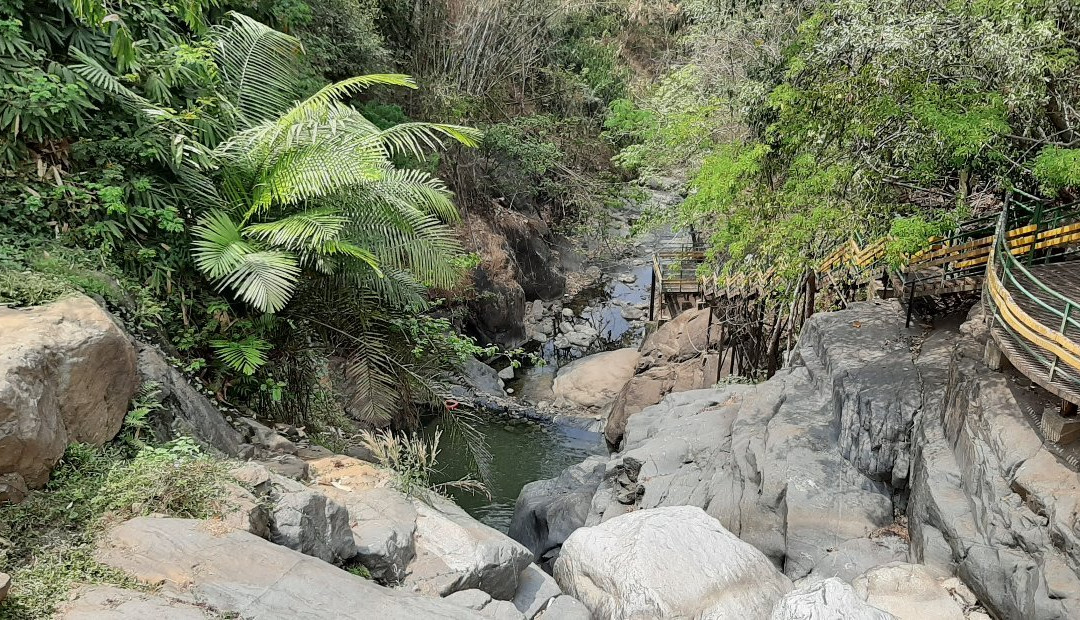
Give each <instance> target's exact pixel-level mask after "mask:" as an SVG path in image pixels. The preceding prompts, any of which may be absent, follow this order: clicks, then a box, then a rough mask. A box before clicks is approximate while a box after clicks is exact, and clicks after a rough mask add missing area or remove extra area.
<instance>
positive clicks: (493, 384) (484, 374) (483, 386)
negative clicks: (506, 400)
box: [460, 357, 506, 396]
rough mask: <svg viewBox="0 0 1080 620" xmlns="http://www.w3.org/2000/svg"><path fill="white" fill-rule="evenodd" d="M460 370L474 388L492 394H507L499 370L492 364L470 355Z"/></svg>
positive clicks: (465, 379) (467, 382) (463, 377)
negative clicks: (489, 364)
mask: <svg viewBox="0 0 1080 620" xmlns="http://www.w3.org/2000/svg"><path fill="white" fill-rule="evenodd" d="M460 372H461V378H462V379H463V380H464V381H465V383H466V384H468V385H469V386H470V387H472V388H473V389H474V390H476V391H478V392H481V393H484V394H490V395H492V396H506V392H505V391H503V386H502V382H501V381H500V380H499V372H498V371H497V370H495V369H494V368H492V367H491V366H488V365H487V364H485V363H483V362H481V361H479V360H477V359H475V358H472V357H470V358H468V359H467V360H465V362H463V363H462V365H461V368H460Z"/></svg>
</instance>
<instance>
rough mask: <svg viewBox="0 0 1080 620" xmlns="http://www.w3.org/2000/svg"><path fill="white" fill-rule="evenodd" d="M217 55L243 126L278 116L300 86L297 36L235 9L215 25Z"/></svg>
mask: <svg viewBox="0 0 1080 620" xmlns="http://www.w3.org/2000/svg"><path fill="white" fill-rule="evenodd" d="M214 38H215V41H216V44H217V45H216V47H217V61H218V67H219V69H220V72H221V76H222V80H223V82H224V83H225V85H226V90H227V92H229V93H230V94H232V96H233V100H234V104H235V107H236V110H237V112H238V113H239V116H240V121H241V125H242V126H251V125H255V124H258V123H260V122H262V121H266V120H272V119H277V118H279V117H280V116H281V114H283V113H284V112H286V111H287V110H288V109H289V108H290V107H292V105H293V103H294V102H295V101H296V100H297V98H298V95H299V93H300V92H301V91H302V88H301V85H300V79H301V71H300V70H299V68H298V60H299V58H300V55H301V54H302V53H303V47H302V46H301V44H300V41H299V40H297V39H296V38H294V37H291V36H289V35H287V34H285V33H283V32H279V31H277V30H274V29H273V28H270V27H269V26H266V25H264V24H261V23H259V22H258V21H255V20H254V19H252V18H250V17H248V16H246V15H244V14H242V13H237V12H229V19H228V20H227V21H226V22H225V23H224V24H221V25H219V26H217V27H215V29H214Z"/></svg>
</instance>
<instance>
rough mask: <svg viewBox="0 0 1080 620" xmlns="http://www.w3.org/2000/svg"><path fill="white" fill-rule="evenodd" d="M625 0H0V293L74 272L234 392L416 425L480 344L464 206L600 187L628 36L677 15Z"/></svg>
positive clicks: (593, 204) (266, 410) (596, 192)
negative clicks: (470, 320)
mask: <svg viewBox="0 0 1080 620" xmlns="http://www.w3.org/2000/svg"><path fill="white" fill-rule="evenodd" d="M633 5H634V3H631V2H613V3H610V4H589V5H586V6H583V7H582V8H580V9H570V10H568V9H565V8H564V7H563V6H562V4H561V3H559V2H555V1H554V0H545V1H541V2H534V1H524V0H519V1H509V0H490V1H485V2H457V1H455V0H437V1H428V0H423V1H421V0H412V1H410V0H310V1H305V2H295V1H291V0H289V1H286V0H264V1H253V0H224V1H220V0H196V1H195V2H185V3H179V4H175V3H165V4H158V3H139V2H135V3H125V4H123V5H113V4H111V3H104V2H100V1H98V0H90V1H82V0H71V1H68V0H64V1H61V2H44V1H38V0H25V1H20V0H12V1H10V2H4V3H0V48H2V51H0V98H2V101H3V103H2V107H3V111H2V113H0V171H2V174H3V177H4V183H3V185H2V189H0V191H2V192H3V195H2V196H0V303H3V304H8V305H26V304H34V303H40V302H43V301H47V300H49V299H52V298H54V297H56V296H58V295H61V294H64V293H65V292H67V291H70V290H82V291H84V292H87V293H90V294H94V295H98V296H100V297H102V298H104V299H105V300H106V301H107V302H108V303H109V304H110V306H111V307H112V308H113V309H114V310H116V311H118V312H119V313H120V314H122V315H123V316H124V317H125V319H126V320H127V322H128V323H129V326H130V327H131V328H133V329H136V330H139V331H140V332H141V333H142V334H143V336H144V337H146V338H149V339H151V340H154V341H156V342H157V343H158V344H160V345H162V346H163V347H165V348H166V350H167V351H168V352H169V353H170V354H171V355H172V356H173V357H174V358H175V359H176V360H177V363H179V364H181V365H182V366H183V367H184V368H185V369H186V370H187V371H188V372H190V373H192V375H193V376H195V377H197V378H198V379H199V380H201V381H203V382H205V383H206V384H207V385H208V386H209V387H210V388H211V389H212V390H213V391H214V392H215V393H216V394H217V396H218V399H219V400H220V401H221V402H222V403H223V404H225V405H228V406H233V407H237V408H240V409H242V410H245V411H251V412H253V413H255V414H257V415H260V416H263V417H267V418H272V419H277V420H284V421H290V422H296V423H306V424H311V425H312V426H313V427H315V428H314V430H318V428H319V427H323V426H329V425H331V424H337V423H340V422H342V421H343V420H344V417H343V416H342V412H343V411H344V412H347V413H348V414H349V417H351V418H352V419H353V420H356V421H360V422H362V423H365V424H376V425H382V424H386V423H388V422H391V421H393V422H395V423H397V424H401V425H407V424H409V423H410V421H414V420H415V418H416V413H417V411H418V409H417V407H422V406H423V405H424V403H435V402H438V400H439V393H440V387H439V385H440V384H439V379H440V378H441V377H442V376H444V373H445V371H446V370H447V369H449V368H450V367H452V366H453V365H455V364H457V363H460V362H461V361H462V360H464V359H466V358H467V357H469V356H474V355H479V356H485V355H487V356H489V355H492V354H493V353H495V350H494V349H493V348H490V347H487V346H484V347H481V346H478V344H477V343H476V342H475V341H474V340H473V339H471V338H469V337H467V336H462V335H460V330H461V327H462V321H461V312H463V311H464V308H465V306H464V303H463V302H465V301H467V300H468V299H469V298H470V297H471V296H473V295H474V293H472V292H471V290H470V285H469V274H470V271H471V270H472V269H474V268H476V267H477V266H478V265H480V264H481V263H482V261H483V258H484V257H482V256H478V255H476V254H473V253H470V252H468V251H467V248H466V247H465V243H467V242H468V238H467V237H465V236H463V235H462V234H461V231H460V230H459V229H458V228H457V227H458V226H459V224H458V223H459V221H460V211H461V210H465V211H466V212H469V213H471V214H472V215H473V216H479V217H482V218H484V217H486V218H488V219H492V218H493V215H492V211H493V210H497V209H515V210H522V211H540V210H541V209H543V210H544V211H545V212H546V213H553V214H554V216H553V217H552V220H553V223H554V224H555V225H556V226H559V227H562V228H563V229H565V230H568V231H569V230H574V229H575V228H580V227H579V226H578V223H579V222H595V221H597V220H596V219H595V218H593V217H581V214H582V213H585V214H588V215H592V214H595V213H596V212H598V211H601V210H603V209H605V208H607V206H608V205H609V204H610V203H611V199H610V197H611V196H612V195H613V193H614V192H615V191H617V187H616V186H615V184H614V181H616V180H617V179H616V177H615V176H614V171H613V170H612V168H611V165H610V163H609V161H608V156H609V155H610V150H609V149H608V148H607V147H606V146H605V142H604V141H603V140H602V139H601V137H600V130H601V123H602V118H603V116H604V115H605V114H606V111H607V109H608V105H609V103H610V102H611V101H613V100H614V99H616V98H618V97H624V96H626V95H627V94H628V93H629V92H630V81H631V78H632V72H631V71H630V70H629V69H627V68H626V62H625V61H624V59H623V58H621V55H622V54H624V52H625V50H626V49H627V43H628V42H631V41H630V38H629V37H631V36H633V37H636V38H637V40H638V41H645V42H652V43H650V44H652V45H660V44H659V43H657V42H659V41H663V40H665V39H666V37H668V31H669V29H668V27H667V26H666V25H665V23H664V22H663V21H662V20H661V21H659V22H654V20H652V19H650V14H647V13H641V12H639V11H638V10H637V9H635V8H633ZM653 23H656V24H658V25H655V26H653V25H650V24H653ZM407 74H408V75H412V76H414V77H407ZM358 76H359V77H358ZM418 85H419V87H420V88H417V86H418ZM431 118H434V119H452V121H453V123H454V124H425V123H422V122H416V121H415V120H413V119H431ZM470 127H480V128H482V129H484V130H485V131H484V133H481V132H480V131H478V130H475V129H471V128H470ZM441 179H444V180H441ZM496 199H497V200H496ZM463 241H464V242H465V243H463ZM443 299H445V301H443Z"/></svg>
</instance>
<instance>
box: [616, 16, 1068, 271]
mask: <svg viewBox="0 0 1080 620" xmlns="http://www.w3.org/2000/svg"><path fill="white" fill-rule="evenodd" d="M683 5H684V8H685V10H686V11H687V14H688V16H689V19H690V24H689V25H688V26H687V28H686V29H685V31H684V37H683V39H682V42H683V43H684V46H685V55H684V56H683V57H682V60H681V62H680V63H678V64H677V66H675V67H674V68H673V69H672V71H671V72H669V73H668V74H667V75H665V76H663V77H662V78H661V79H660V81H659V82H658V84H657V85H656V86H654V87H653V88H651V90H650V91H649V92H648V93H647V94H646V95H645V96H643V97H640V98H638V99H636V100H633V101H617V102H615V103H614V104H613V106H612V111H613V113H612V115H611V116H610V117H609V119H608V121H607V125H608V130H609V132H610V133H611V134H612V135H613V136H615V137H617V138H618V139H619V140H621V141H623V142H624V143H628V144H625V148H624V149H623V150H622V152H620V153H619V155H618V159H619V161H621V162H622V163H623V164H624V165H627V166H629V167H632V168H635V169H639V170H642V171H644V172H655V171H657V170H661V171H663V170H671V169H680V170H682V171H683V172H684V173H685V174H686V175H688V177H689V178H690V179H691V182H690V190H691V197H690V199H689V200H688V201H687V202H686V203H685V205H684V207H683V209H682V211H681V212H680V213H679V214H678V218H679V220H680V221H681V222H682V223H684V224H696V225H698V226H700V227H702V228H705V229H707V230H709V231H710V232H711V233H712V235H713V237H712V246H713V249H714V251H715V253H716V255H717V258H718V259H719V260H720V262H722V263H723V264H724V265H725V267H726V268H727V269H728V270H729V271H730V270H736V271H738V270H749V271H752V272H758V273H760V272H762V271H764V270H766V269H767V268H769V267H771V266H776V267H777V269H778V272H779V274H780V275H781V277H782V278H781V279H784V280H792V279H795V278H797V277H798V275H799V274H801V273H803V272H804V271H805V269H806V268H807V266H808V265H809V264H810V263H812V262H813V261H814V260H816V259H818V258H820V257H821V256H822V255H823V253H824V252H827V251H828V250H829V249H831V244H833V243H835V242H836V241H837V239H839V238H841V237H842V236H846V235H847V234H849V233H851V232H852V231H854V232H856V233H857V234H862V235H865V236H871V235H875V234H880V233H882V232H888V231H890V230H892V231H893V232H894V233H895V234H897V235H898V236H902V237H905V236H910V235H915V236H919V235H921V236H922V240H923V241H925V239H926V237H927V236H929V234H932V233H933V232H934V231H935V230H936V229H937V228H938V227H939V226H940V225H945V226H947V225H948V223H949V222H951V221H954V219H955V218H956V217H958V216H962V215H965V214H969V213H972V212H976V211H982V210H986V209H990V208H993V207H994V206H995V205H996V204H999V202H1000V196H1001V195H1002V193H1003V190H1004V189H1006V188H1010V187H1018V188H1021V189H1024V190H1026V191H1028V192H1032V193H1037V192H1042V193H1046V194H1049V195H1051V196H1052V195H1054V194H1056V193H1057V192H1059V191H1062V190H1066V193H1067V189H1068V188H1069V187H1070V186H1076V185H1077V183H1078V182H1080V178H1078V177H1077V175H1078V174H1080V168H1077V167H1076V163H1077V157H1078V154H1080V150H1077V147H1078V146H1080V143H1078V142H1077V137H1076V127H1077V124H1078V123H1080V113H1078V112H1077V110H1076V108H1075V106H1076V103H1077V97H1078V86H1080V82H1078V80H1080V56H1078V52H1080V47H1078V46H1080V44H1078V43H1077V40H1078V39H1077V27H1078V24H1080V19H1078V18H1080V6H1078V5H1076V3H1074V2H1070V1H1069V0H1062V1H1059V0H1048V1H1040V2H1035V3H1029V2H1024V3H1021V2H1010V1H1005V2H945V3H929V4H927V3H910V2H894V1H892V0H881V1H876V2H871V3H867V2H855V1H847V0H840V1H836V2H816V1H800V2H791V3H742V2H715V1H711V0H690V1H688V2H685V3H683ZM658 155H659V156H658ZM1067 194H1068V193H1067ZM1068 195H1071V194H1068ZM920 223H921V224H920ZM915 242H916V245H917V243H918V240H917V239H916V240H915Z"/></svg>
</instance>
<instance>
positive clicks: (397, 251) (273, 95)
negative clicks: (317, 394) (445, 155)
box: [194, 14, 479, 313]
mask: <svg viewBox="0 0 1080 620" xmlns="http://www.w3.org/2000/svg"><path fill="white" fill-rule="evenodd" d="M218 40H219V49H220V50H221V52H220V54H219V59H220V60H219V62H220V65H221V69H222V70H221V73H222V75H223V76H224V78H225V82H226V88H225V90H226V92H230V93H232V101H233V102H234V105H235V110H236V118H237V120H238V124H239V125H240V126H241V127H240V130H239V131H238V132H237V133H236V134H235V135H234V136H233V137H232V138H230V139H228V140H226V141H225V142H223V143H222V144H221V145H219V146H218V147H217V148H216V149H215V150H214V156H215V160H216V161H217V163H218V165H219V166H220V175H221V179H222V181H221V188H222V192H221V193H222V199H223V200H222V202H223V206H222V208H219V209H214V210H212V211H211V212H210V213H208V214H207V215H206V216H204V217H203V218H202V220H201V221H200V223H199V225H198V226H197V227H196V228H195V230H194V234H195V237H196V242H195V246H194V249H195V261H196V265H197V266H198V268H199V269H200V270H201V271H202V272H203V273H204V274H206V275H207V276H208V277H209V278H210V279H211V280H212V281H213V282H214V283H215V284H217V285H218V286H219V287H221V288H227V289H230V290H232V291H233V292H234V293H235V294H236V295H237V296H238V297H239V298H241V299H243V300H244V301H245V302H246V303H248V304H250V305H251V306H252V307H253V308H255V309H256V310H259V311H262V312H271V313H272V312H278V311H280V310H282V309H283V308H284V307H285V305H286V304H287V303H288V302H289V300H290V299H291V298H292V296H293V295H294V293H295V291H296V288H297V284H298V282H299V281H300V279H301V278H302V277H303V274H304V273H305V272H315V273H318V274H323V275H336V276H338V277H339V280H340V284H341V285H343V286H352V287H357V288H365V289H371V290H374V291H377V292H379V293H380V294H381V295H382V296H383V297H385V299H386V300H387V301H388V302H390V303H395V304H408V305H414V306H415V305H418V304H422V300H423V297H422V292H423V289H424V285H429V286H437V287H442V288H449V287H452V286H453V285H454V283H455V282H456V281H457V280H458V279H459V278H460V275H461V274H460V272H459V270H458V269H456V268H455V267H454V261H453V260H452V259H453V258H454V257H455V256H456V255H458V254H460V253H461V247H460V246H459V244H458V243H457V241H456V240H455V237H454V235H453V231H452V230H451V229H450V228H449V227H448V226H447V225H446V224H447V223H450V222H454V221H456V220H457V219H458V217H459V216H458V212H457V209H456V208H455V207H454V205H453V202H452V201H451V194H450V192H449V191H448V190H447V189H446V187H445V185H443V183H442V182H441V181H440V180H439V179H437V178H435V177H433V176H431V175H430V174H427V173H425V172H422V171H419V170H403V169H400V168H397V167H395V166H394V164H393V163H392V160H393V158H394V157H395V156H396V155H398V154H408V155H412V156H414V157H418V158H423V157H424V156H425V149H430V148H435V147H438V146H441V143H442V142H441V141H442V139H443V138H450V139H453V140H456V141H458V142H460V143H462V144H465V145H467V146H474V145H475V144H476V142H477V139H478V138H479V132H477V131H476V130H473V129H470V128H466V127H459V126H456V125H446V124H436V123H406V124H401V125H397V126H395V127H391V128H390V129H386V130H380V129H379V128H378V127H376V126H375V125H374V124H372V123H371V122H370V121H368V120H367V119H366V118H365V117H364V116H363V115H362V114H360V113H359V112H357V111H356V110H355V109H353V108H352V107H350V106H348V105H347V104H345V103H344V102H343V99H345V98H347V97H349V96H352V95H354V94H356V93H357V92H359V91H361V90H362V89H364V88H367V87H369V86H372V85H375V84H382V85H393V86H403V87H408V88H415V87H416V84H415V83H414V82H413V80H412V79H411V78H409V77H408V76H404V75H367V76H360V77H355V78H350V79H347V80H343V81H341V82H338V83H336V84H331V85H328V86H326V87H324V88H322V89H321V90H319V91H318V92H317V93H315V94H314V95H312V96H310V97H308V98H307V99H305V100H303V101H299V102H295V101H294V102H292V103H290V104H286V103H285V102H286V101H288V100H289V99H288V96H289V93H292V92H296V91H297V90H298V84H297V82H298V81H299V73H298V72H296V71H295V70H294V69H291V67H290V64H289V63H290V60H289V59H290V58H293V57H294V56H295V49H296V46H297V45H298V43H297V42H296V41H295V39H293V38H292V37H289V36H288V35H285V34H283V33H280V32H277V31H275V30H273V29H271V28H268V27H267V26H264V25H263V24H260V23H259V22H256V21H254V20H252V19H250V18H247V17H244V16H242V15H238V14H237V15H234V16H233V18H232V20H231V21H230V23H229V25H228V26H227V28H226V29H223V30H222V31H221V34H220V36H219V39H218Z"/></svg>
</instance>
